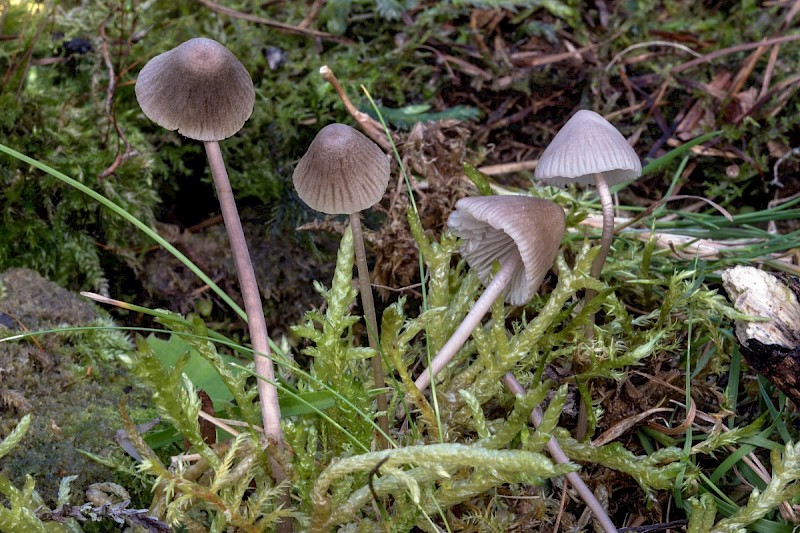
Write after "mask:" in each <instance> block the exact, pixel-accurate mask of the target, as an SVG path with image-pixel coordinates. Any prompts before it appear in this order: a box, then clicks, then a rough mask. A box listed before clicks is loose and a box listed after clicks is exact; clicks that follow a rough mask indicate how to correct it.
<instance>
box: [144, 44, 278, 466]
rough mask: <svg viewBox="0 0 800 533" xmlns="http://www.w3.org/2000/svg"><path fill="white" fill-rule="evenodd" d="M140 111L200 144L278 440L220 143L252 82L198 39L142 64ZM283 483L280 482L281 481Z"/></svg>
mask: <svg viewBox="0 0 800 533" xmlns="http://www.w3.org/2000/svg"><path fill="white" fill-rule="evenodd" d="M135 90H136V99H137V100H138V102H139V105H140V107H141V108H142V111H144V114H145V115H147V117H148V118H149V119H150V120H152V121H153V122H155V123H156V124H158V125H160V126H163V127H164V128H166V129H168V130H178V133H180V134H181V135H183V136H185V137H188V138H190V139H195V140H198V141H203V143H204V146H205V150H206V155H207V157H208V162H209V166H210V167H211V175H212V177H213V179H214V185H215V187H216V189H217V196H218V197H219V203H220V208H221V210H222V217H223V219H224V221H225V229H226V230H227V232H228V238H229V239H230V242H231V249H232V251H233V258H234V262H235V264H236V272H237V274H238V277H239V284H240V285H241V289H242V297H243V298H244V305H245V311H246V314H247V323H248V328H249V331H250V340H251V342H252V345H253V349H254V351H255V370H256V373H258V374H259V375H260V376H261V377H262V378H263V379H259V380H258V392H259V397H260V399H261V416H262V420H263V424H264V433H265V434H266V435H267V437H269V438H270V439H273V440H274V441H276V442H277V443H278V444H279V445H282V443H283V436H282V431H281V426H280V407H279V405H278V392H277V389H276V388H275V385H274V384H273V383H274V380H275V373H274V369H273V366H272V360H271V359H270V347H269V337H268V334H267V325H266V321H265V319H264V311H263V307H262V304H261V295H260V292H259V290H258V284H257V283H256V277H255V273H254V272H253V265H252V262H251V260H250V253H249V251H248V248H247V241H246V240H245V237H244V232H243V230H242V223H241V220H240V219H239V213H238V211H237V209H236V202H235V200H234V197H233V191H232V190H231V185H230V180H229V179H228V173H227V171H226V169H225V162H224V161H223V159H222V152H221V151H220V148H219V143H218V141H220V140H222V139H225V138H227V137H230V136H232V135H234V134H236V133H237V132H238V131H239V130H240V129H241V128H242V126H243V125H244V123H245V122H246V121H247V119H248V118H250V115H251V113H252V112H253V103H254V101H255V91H254V90H253V80H252V79H251V78H250V74H249V73H248V72H247V69H246V68H245V67H244V65H242V63H241V62H240V61H239V60H238V59H236V56H234V55H233V53H231V52H230V50H228V49H227V48H225V47H224V46H223V45H221V44H220V43H218V42H216V41H214V40H213V39H208V38H205V37H200V38H196V39H190V40H188V41H186V42H185V43H183V44H181V45H179V46H177V47H175V48H173V49H172V50H169V51H167V52H164V53H163V54H161V55H158V56H156V57H154V58H153V59H151V60H150V61H148V62H147V64H146V65H145V66H144V67H143V68H142V70H141V71H140V72H139V76H138V77H137V80H136V88H135ZM279 481H280V480H279Z"/></svg>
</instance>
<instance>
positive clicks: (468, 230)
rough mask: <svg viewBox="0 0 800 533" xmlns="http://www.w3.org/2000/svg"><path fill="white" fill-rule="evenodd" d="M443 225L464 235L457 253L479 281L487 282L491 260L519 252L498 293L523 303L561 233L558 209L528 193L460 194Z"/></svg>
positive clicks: (550, 262)
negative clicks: (513, 269)
mask: <svg viewBox="0 0 800 533" xmlns="http://www.w3.org/2000/svg"><path fill="white" fill-rule="evenodd" d="M447 226H448V227H449V228H450V231H452V232H453V233H454V234H455V235H457V236H458V237H460V238H461V239H463V240H464V245H463V246H462V248H461V255H463V256H464V258H465V259H466V260H467V263H468V264H469V266H470V267H471V268H472V269H473V270H475V271H476V273H477V275H478V278H480V280H481V282H482V283H483V284H484V285H487V284H488V283H489V281H490V278H491V274H492V264H493V262H494V261H495V259H496V260H498V261H499V262H500V264H501V265H502V264H505V263H506V262H507V261H509V260H510V259H513V258H515V256H519V258H520V259H521V260H522V268H519V269H517V271H516V272H515V273H514V275H513V277H512V278H511V281H510V282H509V283H508V286H507V287H506V289H505V291H504V292H503V296H504V298H505V301H506V302H508V303H510V304H512V305H524V304H526V303H528V302H529V301H530V299H531V298H533V295H534V294H535V293H536V291H537V290H538V289H539V285H541V283H542V280H543V279H544V277H545V275H546V274H547V271H548V270H550V267H551V266H552V265H553V261H554V260H555V257H556V253H557V252H558V247H559V245H560V244H561V239H562V237H563V236H564V229H565V228H564V210H563V209H561V207H559V206H558V205H557V204H555V203H553V202H551V201H549V200H543V199H541V198H531V197H529V196H479V197H472V198H462V199H461V200H459V201H458V202H456V210H455V211H453V212H452V213H451V214H450V217H449V218H448V220H447Z"/></svg>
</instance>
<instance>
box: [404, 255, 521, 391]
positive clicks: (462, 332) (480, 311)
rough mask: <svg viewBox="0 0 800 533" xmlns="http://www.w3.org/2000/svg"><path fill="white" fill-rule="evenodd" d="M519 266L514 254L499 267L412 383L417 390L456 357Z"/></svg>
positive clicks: (517, 257) (519, 260) (424, 387)
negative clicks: (450, 334) (425, 367)
mask: <svg viewBox="0 0 800 533" xmlns="http://www.w3.org/2000/svg"><path fill="white" fill-rule="evenodd" d="M521 264H522V259H520V257H519V254H514V257H513V258H511V259H509V260H508V261H507V262H506V264H504V265H502V266H501V267H500V270H498V271H497V274H495V276H494V278H492V281H491V283H489V285H487V286H486V288H485V289H484V291H483V294H481V297H480V298H478V301H477V302H475V305H473V306H472V309H470V310H469V313H467V316H465V317H464V320H462V321H461V324H460V325H459V326H458V328H457V329H456V331H455V332H454V333H453V335H452V336H451V337H450V339H448V341H447V342H446V343H445V344H444V346H442V349H441V350H439V353H437V354H436V357H434V358H433V360H432V361H431V366H430V367H428V368H427V369H426V370H425V371H424V372H423V373H422V374H420V376H419V377H418V378H417V380H416V381H415V382H414V384H415V385H416V386H417V388H418V389H419V390H421V391H422V390H425V389H426V388H428V385H430V384H431V379H433V377H434V376H435V375H436V374H438V373H439V372H441V370H442V369H443V368H444V367H445V366H447V363H449V362H450V360H451V359H452V358H453V357H454V356H455V355H456V352H458V350H460V349H461V347H462V346H464V343H465V342H467V339H468V338H469V336H470V335H471V334H472V331H473V330H474V329H475V328H477V327H478V325H479V324H480V323H481V319H482V318H483V317H484V315H485V314H486V313H487V312H488V311H489V308H491V307H492V304H493V303H494V301H495V300H496V299H497V297H498V296H500V294H502V292H503V289H505V288H506V285H508V282H509V281H511V278H512V277H513V276H514V272H516V270H517V268H519V267H520V265H521Z"/></svg>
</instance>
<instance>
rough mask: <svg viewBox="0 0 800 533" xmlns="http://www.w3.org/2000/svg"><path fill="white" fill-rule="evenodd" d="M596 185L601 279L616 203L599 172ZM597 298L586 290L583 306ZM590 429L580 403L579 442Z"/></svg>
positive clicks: (589, 329)
mask: <svg viewBox="0 0 800 533" xmlns="http://www.w3.org/2000/svg"><path fill="white" fill-rule="evenodd" d="M594 183H595V185H596V186H597V193H598V194H599V195H600V208H601V209H602V211H603V233H602V234H601V235H600V253H598V254H597V256H596V257H595V258H594V261H593V262H592V269H591V271H590V272H591V275H592V277H593V278H595V279H600V274H601V273H602V272H603V265H604V264H605V263H606V258H607V257H608V252H609V251H611V242H612V241H613V240H614V202H613V201H612V200H611V191H609V190H608V183H607V182H606V178H605V176H603V174H601V173H599V172H597V173H595V175H594ZM595 296H597V291H595V290H593V289H586V295H585V297H584V303H583V305H588V304H589V302H591V301H592V300H593V299H594V297H595ZM588 318H589V320H588V322H587V323H586V328H585V330H584V333H585V336H586V339H588V340H591V339H593V338H594V313H592V314H591V315H589V317H588ZM588 429H589V420H588V413H587V408H586V403H585V402H580V407H579V409H578V426H577V428H576V430H575V436H576V437H577V438H578V440H580V439H582V438H583V437H584V435H586V431H587V430H588Z"/></svg>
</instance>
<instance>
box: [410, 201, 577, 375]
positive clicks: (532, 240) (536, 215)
mask: <svg viewBox="0 0 800 533" xmlns="http://www.w3.org/2000/svg"><path fill="white" fill-rule="evenodd" d="M447 226H448V227H449V228H450V231H451V232H452V233H453V234H455V235H456V236H458V237H460V238H462V239H463V240H464V244H463V246H462V247H461V255H463V256H464V258H465V259H466V260H467V263H468V264H469V266H470V267H471V268H472V269H473V270H475V271H476V273H477V275H478V278H479V279H480V280H481V282H482V283H483V284H484V285H486V289H484V291H483V294H482V295H481V296H480V298H478V300H477V301H476V302H475V305H473V306H472V309H470V311H469V313H467V316H466V317H464V320H463V321H462V322H461V324H460V325H459V326H458V328H456V331H455V332H454V333H453V335H452V336H451V337H450V339H449V340H448V341H447V342H446V343H445V345H444V346H442V349H441V350H439V353H437V354H436V356H435V357H434V358H433V360H432V361H431V365H430V367H429V368H428V369H427V370H425V371H424V372H423V373H422V374H420V376H419V377H418V378H417V380H416V381H415V384H416V386H417V388H419V389H420V390H424V389H425V388H427V387H428V385H430V382H431V379H432V378H433V376H435V375H436V374H438V373H439V372H440V371H441V370H442V369H443V368H444V367H445V366H446V365H447V363H448V362H450V360H451V359H452V358H453V356H454V355H455V354H456V352H457V351H458V350H459V349H460V348H461V347H462V346H463V345H464V343H465V342H466V341H467V339H468V338H469V336H470V334H471V333H472V331H473V330H474V329H475V328H476V327H478V325H479V324H480V321H481V319H482V318H483V316H484V315H485V314H486V312H487V311H488V310H489V308H490V307H491V306H492V303H494V301H495V300H496V299H497V297H498V296H500V295H501V294H502V295H503V297H504V299H505V301H506V302H508V303H510V304H512V305H525V304H526V303H528V302H529V301H530V299H531V298H533V295H534V294H535V293H536V291H537V290H538V289H539V285H541V283H542V280H543V279H544V276H545V274H547V271H548V270H550V267H551V266H552V264H553V260H554V259H555V257H556V252H557V251H558V247H559V245H560V244H561V238H562V237H563V236H564V210H563V209H561V207H559V206H558V205H557V204H555V203H553V202H551V201H549V200H543V199H541V198H531V197H529V196H481V197H474V198H462V199H461V200H459V201H458V202H456V210H455V211H454V212H453V213H451V214H450V217H449V218H448V220H447ZM495 260H496V261H498V262H499V263H500V269H499V270H498V271H497V273H496V274H495V275H494V277H491V274H492V266H493V264H494V262H495ZM490 278H491V281H490Z"/></svg>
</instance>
